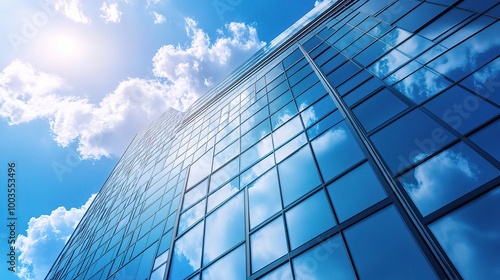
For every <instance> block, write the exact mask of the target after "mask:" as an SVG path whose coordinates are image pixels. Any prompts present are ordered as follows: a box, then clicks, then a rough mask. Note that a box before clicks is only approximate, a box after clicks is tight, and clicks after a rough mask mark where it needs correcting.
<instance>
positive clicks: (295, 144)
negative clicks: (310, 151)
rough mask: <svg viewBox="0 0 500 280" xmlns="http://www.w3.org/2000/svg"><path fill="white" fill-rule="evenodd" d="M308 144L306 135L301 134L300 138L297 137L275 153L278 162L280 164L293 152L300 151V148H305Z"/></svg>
mask: <svg viewBox="0 0 500 280" xmlns="http://www.w3.org/2000/svg"><path fill="white" fill-rule="evenodd" d="M306 143H307V138H306V136H305V134H304V133H302V134H299V136H297V137H295V138H294V139H293V140H291V141H290V142H288V143H286V144H285V145H284V146H282V147H281V148H279V149H278V150H277V151H276V152H275V153H274V155H275V157H276V162H277V163H279V162H281V161H282V160H283V159H285V158H286V157H288V156H289V155H291V154H292V153H293V152H295V151H296V150H298V149H299V148H300V147H302V146H304V144H306Z"/></svg>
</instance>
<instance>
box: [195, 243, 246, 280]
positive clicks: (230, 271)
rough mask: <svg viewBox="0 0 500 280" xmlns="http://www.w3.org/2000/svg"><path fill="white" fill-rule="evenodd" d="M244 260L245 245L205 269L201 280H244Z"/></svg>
mask: <svg viewBox="0 0 500 280" xmlns="http://www.w3.org/2000/svg"><path fill="white" fill-rule="evenodd" d="M245 259H246V258H245V245H241V246H240V247H238V248H237V249H236V250H234V251H232V252H231V253H229V254H227V255H226V256H224V257H223V258H222V259H220V260H218V261H217V262H216V263H214V264H212V265H210V266H209V267H208V268H207V269H205V270H204V271H203V273H202V276H201V279H203V280H205V279H207V280H221V279H234V280H238V279H246V273H247V271H246V262H245Z"/></svg>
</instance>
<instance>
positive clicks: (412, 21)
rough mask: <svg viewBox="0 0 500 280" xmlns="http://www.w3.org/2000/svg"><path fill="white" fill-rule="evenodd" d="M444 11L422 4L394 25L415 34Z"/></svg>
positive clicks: (434, 6) (441, 8)
mask: <svg viewBox="0 0 500 280" xmlns="http://www.w3.org/2000/svg"><path fill="white" fill-rule="evenodd" d="M407 2H408V1H407ZM444 9H445V7H444V6H438V5H433V4H428V3H422V4H421V5H420V6H418V7H417V8H415V9H414V10H413V11H411V12H410V13H409V14H407V15H406V16H404V17H403V18H401V19H400V20H398V22H396V25H397V26H400V27H402V28H404V29H406V30H408V31H411V32H415V30H417V29H418V28H420V27H421V26H422V25H424V24H425V23H427V22H428V21H430V20H431V19H432V18H434V17H435V16H437V15H438V14H439V13H441V12H442V11H443V10H444Z"/></svg>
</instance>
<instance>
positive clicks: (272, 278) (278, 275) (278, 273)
mask: <svg viewBox="0 0 500 280" xmlns="http://www.w3.org/2000/svg"><path fill="white" fill-rule="evenodd" d="M259 279H260V280H285V279H293V277H292V269H291V268H290V263H288V262H287V263H286V264H284V265H282V266H280V267H278V268H276V269H275V270H273V271H271V272H269V273H268V274H266V275H265V276H264V277H262V278H259Z"/></svg>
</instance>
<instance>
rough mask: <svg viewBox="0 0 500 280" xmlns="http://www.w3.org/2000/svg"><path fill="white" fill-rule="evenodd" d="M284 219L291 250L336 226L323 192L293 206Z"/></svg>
mask: <svg viewBox="0 0 500 280" xmlns="http://www.w3.org/2000/svg"><path fill="white" fill-rule="evenodd" d="M285 217H286V224H287V228H288V236H289V237H290V248H291V249H292V250H293V249H296V248H297V247H299V246H300V245H302V244H304V243H305V242H307V241H309V240H311V239H313V238H314V237H316V236H318V235H319V234H321V233H323V232H325V231H326V230H328V229H330V228H331V227H333V226H334V225H335V224H336V223H335V220H334V218H333V213H332V210H331V207H330V204H329V203H328V201H327V199H326V195H325V192H324V191H323V190H320V191H319V192H317V193H316V194H314V195H313V196H311V197H309V198H307V199H306V200H304V201H302V202H301V203H300V204H298V205H297V206H294V207H293V208H292V209H290V210H289V211H287V212H286V214H285Z"/></svg>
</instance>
